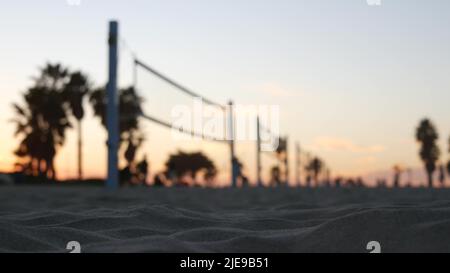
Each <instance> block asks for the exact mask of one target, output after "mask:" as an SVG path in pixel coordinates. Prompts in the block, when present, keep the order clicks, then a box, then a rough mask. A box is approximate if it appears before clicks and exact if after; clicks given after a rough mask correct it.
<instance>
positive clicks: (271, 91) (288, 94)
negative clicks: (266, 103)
mask: <svg viewBox="0 0 450 273" xmlns="http://www.w3.org/2000/svg"><path fill="white" fill-rule="evenodd" d="M258 91H259V92H262V93H264V94H265V95H267V96H270V97H276V98H293V97H298V96H299V92H294V91H291V90H288V89H286V88H283V87H281V86H280V85H278V84H275V83H266V84H263V85H261V86H259V87H258Z"/></svg>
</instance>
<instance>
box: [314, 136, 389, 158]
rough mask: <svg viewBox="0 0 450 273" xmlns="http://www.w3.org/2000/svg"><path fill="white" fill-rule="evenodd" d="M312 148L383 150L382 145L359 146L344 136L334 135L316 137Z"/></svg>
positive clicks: (328, 149) (359, 150)
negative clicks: (337, 136)
mask: <svg viewBox="0 0 450 273" xmlns="http://www.w3.org/2000/svg"><path fill="white" fill-rule="evenodd" d="M313 146H314V148H317V149H321V150H327V151H340V152H352V153H370V154H374V153H381V152H383V151H384V150H385V147H384V146H382V145H371V146H361V145H357V144H355V143H353V142H352V141H351V140H349V139H346V138H336V137H328V136H323V137H318V138H316V139H315V141H314V144H313Z"/></svg>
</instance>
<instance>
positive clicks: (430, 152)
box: [416, 119, 440, 188]
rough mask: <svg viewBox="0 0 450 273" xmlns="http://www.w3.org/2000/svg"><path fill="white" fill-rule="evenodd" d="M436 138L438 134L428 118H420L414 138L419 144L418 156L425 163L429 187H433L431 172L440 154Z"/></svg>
mask: <svg viewBox="0 0 450 273" xmlns="http://www.w3.org/2000/svg"><path fill="white" fill-rule="evenodd" d="M438 138H439V135H438V133H437V131H436V128H435V127H434V125H433V123H432V122H431V121H430V120H429V119H424V120H422V121H421V122H420V124H419V127H418V128H417V131H416V139H417V141H419V142H420V144H421V149H420V158H421V159H422V161H423V162H424V164H425V170H426V172H427V175H428V187H429V188H431V187H433V173H434V171H435V170H436V161H437V160H438V159H439V155H440V151H439V147H438V146H437V145H436V141H437V140H438Z"/></svg>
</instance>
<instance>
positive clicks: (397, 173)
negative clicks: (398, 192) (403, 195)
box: [393, 165, 402, 188]
mask: <svg viewBox="0 0 450 273" xmlns="http://www.w3.org/2000/svg"><path fill="white" fill-rule="evenodd" d="M393 169H394V188H398V187H400V176H401V174H402V168H401V167H400V166H398V165H395V166H394V168H393Z"/></svg>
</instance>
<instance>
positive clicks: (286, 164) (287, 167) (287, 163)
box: [284, 136, 289, 186]
mask: <svg viewBox="0 0 450 273" xmlns="http://www.w3.org/2000/svg"><path fill="white" fill-rule="evenodd" d="M285 156H286V157H285V158H284V167H285V179H286V186H289V137H288V136H286V155H285Z"/></svg>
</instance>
